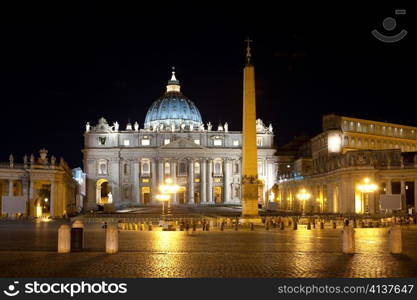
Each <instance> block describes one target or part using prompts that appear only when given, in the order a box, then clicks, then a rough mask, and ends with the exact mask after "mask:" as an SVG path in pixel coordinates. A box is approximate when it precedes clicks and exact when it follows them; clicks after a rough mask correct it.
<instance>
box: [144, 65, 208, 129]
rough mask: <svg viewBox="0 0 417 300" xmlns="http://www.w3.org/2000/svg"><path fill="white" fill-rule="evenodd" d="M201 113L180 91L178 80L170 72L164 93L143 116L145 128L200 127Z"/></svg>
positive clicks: (173, 73)
mask: <svg viewBox="0 0 417 300" xmlns="http://www.w3.org/2000/svg"><path fill="white" fill-rule="evenodd" d="M202 124H203V121H202V119H201V114H200V112H199V111H198V108H197V107H196V106H195V104H194V103H193V102H192V101H191V100H190V99H188V98H187V97H186V96H184V95H183V94H182V93H181V91H180V84H179V81H178V80H177V79H176V77H175V72H174V71H173V72H172V77H171V79H170V80H169V81H168V85H167V91H166V93H165V94H164V95H163V96H161V97H160V98H158V99H157V100H156V101H155V102H154V103H153V104H152V105H151V107H150V108H149V110H148V113H147V114H146V118H145V129H152V130H156V129H158V130H159V129H168V130H169V129H173V130H174V129H175V130H178V129H180V128H181V129H188V130H193V129H194V128H195V129H197V128H200V126H201V125H202Z"/></svg>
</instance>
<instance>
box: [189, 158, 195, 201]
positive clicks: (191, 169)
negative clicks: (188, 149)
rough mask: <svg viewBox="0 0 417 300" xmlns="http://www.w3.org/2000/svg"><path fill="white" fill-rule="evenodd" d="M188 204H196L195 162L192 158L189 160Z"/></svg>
mask: <svg viewBox="0 0 417 300" xmlns="http://www.w3.org/2000/svg"><path fill="white" fill-rule="evenodd" d="M188 203H189V204H195V202H194V160H193V159H192V158H190V159H189V160H188Z"/></svg>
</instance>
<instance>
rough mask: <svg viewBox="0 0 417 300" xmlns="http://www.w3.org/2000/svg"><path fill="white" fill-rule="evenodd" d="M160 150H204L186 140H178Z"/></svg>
mask: <svg viewBox="0 0 417 300" xmlns="http://www.w3.org/2000/svg"><path fill="white" fill-rule="evenodd" d="M160 149H204V147H202V146H200V145H198V144H196V143H194V142H193V141H191V140H188V139H186V138H179V139H176V140H174V141H172V142H171V143H169V144H167V145H164V146H161V148H160Z"/></svg>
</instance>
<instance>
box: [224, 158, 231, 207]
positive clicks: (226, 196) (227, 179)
mask: <svg viewBox="0 0 417 300" xmlns="http://www.w3.org/2000/svg"><path fill="white" fill-rule="evenodd" d="M231 162H232V161H231V160H230V159H229V158H225V159H224V180H223V183H224V197H223V199H224V202H226V203H228V202H230V179H231V177H232V175H231V172H230V169H231V168H230V164H231Z"/></svg>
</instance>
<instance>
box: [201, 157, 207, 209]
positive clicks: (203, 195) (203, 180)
mask: <svg viewBox="0 0 417 300" xmlns="http://www.w3.org/2000/svg"><path fill="white" fill-rule="evenodd" d="M206 163H207V159H206V158H202V159H201V162H200V200H201V203H206V201H207V198H206V191H207V182H206V180H207V179H206V178H207V176H206V175H207V174H206V172H207V170H206Z"/></svg>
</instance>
